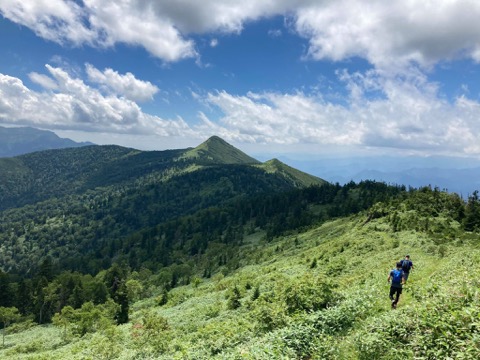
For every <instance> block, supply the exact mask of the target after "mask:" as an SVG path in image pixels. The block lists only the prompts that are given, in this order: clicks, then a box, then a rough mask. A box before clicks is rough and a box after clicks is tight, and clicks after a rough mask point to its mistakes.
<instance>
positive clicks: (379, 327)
mask: <svg viewBox="0 0 480 360" xmlns="http://www.w3.org/2000/svg"><path fill="white" fill-rule="evenodd" d="M318 189H319V188H317V189H316V190H315V189H305V190H298V192H297V191H295V192H294V193H292V194H291V195H290V196H291V197H292V198H293V197H295V198H302V201H300V202H301V203H305V202H309V203H310V205H311V207H310V210H313V209H316V210H317V213H318V214H319V213H324V215H325V216H324V217H322V218H321V219H320V218H318V219H317V220H316V221H313V222H311V223H309V225H308V226H307V227H295V226H293V225H292V227H291V228H290V230H287V231H286V232H284V233H283V234H281V235H278V236H273V237H269V236H267V231H266V230H264V229H263V228H262V227H261V226H259V227H254V228H252V229H250V230H247V229H248V226H245V228H244V231H243V232H242V234H241V235H239V234H237V235H236V241H234V242H220V241H215V242H212V243H210V244H209V247H208V248H207V249H206V251H205V253H204V256H202V255H201V254H195V255H193V256H192V255H191V256H188V254H185V253H183V254H181V253H178V255H179V256H178V257H177V261H176V262H175V263H173V264H171V265H169V266H166V267H163V268H162V269H160V271H154V272H152V271H149V270H148V269H146V268H138V269H137V270H134V269H132V268H129V267H128V266H126V265H120V264H119V265H116V266H114V267H112V268H111V269H109V270H107V271H104V272H100V273H99V274H98V275H96V276H95V277H91V276H82V275H80V274H75V273H64V274H61V275H59V276H56V277H50V280H44V284H43V285H40V287H38V286H37V289H38V288H40V289H43V290H42V291H43V293H40V292H37V299H42V298H41V296H44V298H43V299H44V300H40V301H43V305H44V306H43V315H44V316H46V314H48V313H50V314H51V313H52V312H55V311H56V310H55V309H58V307H59V306H60V305H62V304H63V307H62V306H60V308H62V310H61V312H60V313H59V314H57V315H54V316H53V319H52V321H53V324H52V325H48V326H42V327H39V326H36V325H34V324H32V323H29V322H28V321H27V320H25V319H24V320H21V319H18V318H16V320H15V321H17V322H16V323H14V324H13V325H10V326H9V328H7V330H8V331H7V336H6V339H5V346H4V347H2V348H0V356H1V357H6V358H11V359H41V358H48V359H65V358H70V359H85V358H95V359H113V358H115V359H136V358H155V359H174V358H181V359H240V358H243V359H281V358H285V359H392V358H394V359H399V358H402V359H425V360H426V359H448V358H451V359H472V360H473V359H478V357H479V356H480V342H479V341H478V338H479V336H480V328H479V327H478V318H479V316H480V310H479V309H480V295H479V292H478V285H479V284H478V279H477V276H476V274H477V273H478V271H479V270H480V265H479V264H480V262H479V260H480V248H479V245H478V244H479V241H480V236H479V233H478V229H479V228H480V216H478V215H479V211H480V207H479V204H480V203H479V200H478V198H476V197H475V196H472V197H471V198H469V199H468V201H467V202H466V203H465V202H463V201H462V200H461V199H460V198H459V197H458V196H457V195H455V194H448V193H444V192H440V191H438V190H436V189H430V188H423V189H418V190H414V189H410V190H409V191H406V190H405V189H402V188H391V187H388V186H385V185H382V184H376V183H365V184H363V187H362V186H361V185H360V184H358V185H355V184H350V185H349V186H347V187H345V188H344V187H336V188H331V189H330V191H328V192H323V193H321V192H317V191H318ZM330 193H331V194H332V196H330V195H328V194H330ZM301 194H303V196H302V195H301ZM348 194H349V196H347V195H348ZM368 197H376V200H378V201H376V202H375V203H374V205H373V206H371V207H369V208H368V210H362V211H358V209H359V208H361V206H360V204H361V203H363V202H365V199H366V198H368ZM321 199H323V200H322V201H321ZM327 199H328V201H327ZM265 200H266V202H265V204H264V205H266V204H268V203H274V202H275V201H276V200H278V198H270V199H268V200H267V199H265ZM340 204H342V207H338V205H340ZM347 208H348V209H349V211H352V212H353V213H352V215H350V216H347V217H337V218H335V219H332V220H328V217H329V216H336V215H337V216H338V215H339V214H340V209H343V210H344V211H346V210H347ZM267 209H268V207H265V213H264V214H265V215H266V218H267V219H274V218H275V217H276V216H278V215H281V212H278V211H272V212H269V211H267ZM273 209H274V207H271V208H270V210H273ZM354 209H357V210H354ZM224 211H225V212H227V213H228V211H227V209H224ZM305 211H306V208H303V209H297V210H296V214H295V216H292V217H293V218H298V217H301V216H302V214H304V213H305ZM282 216H283V215H281V216H280V217H282ZM284 218H285V219H286V218H288V216H286V217H284ZM196 221H200V219H199V218H189V220H188V219H185V222H184V223H183V222H182V224H178V225H181V226H180V227H175V229H176V230H178V234H177V238H178V239H188V238H189V236H188V235H187V234H188V233H189V230H188V229H189V228H192V226H193V227H194V224H195V223H196ZM268 222H269V223H270V224H272V225H273V224H275V221H271V222H270V221H268ZM208 223H210V224H212V226H213V225H214V222H211V221H209V222H208ZM294 229H296V230H294ZM151 235H153V238H156V237H157V236H158V238H160V239H161V238H162V235H161V233H154V232H152V233H151ZM138 241H139V243H141V241H142V237H139V238H138ZM234 245H235V246H234ZM406 253H409V254H410V255H411V257H412V260H413V262H414V266H415V269H414V270H413V272H412V274H411V275H410V277H409V280H408V283H407V285H406V286H405V289H404V292H403V294H402V296H401V299H400V303H399V305H398V308H397V309H396V310H391V307H390V301H389V299H388V290H389V285H388V284H387V281H386V278H387V275H388V271H389V270H390V269H391V268H392V267H393V266H394V264H395V262H396V261H398V260H399V259H400V258H403V256H404V255H405V254H406ZM212 260H213V261H215V268H210V269H211V270H212V272H211V273H210V272H209V268H208V267H207V268H204V265H205V264H207V263H208V261H212ZM202 269H203V270H202ZM205 270H207V271H205ZM42 273H43V274H44V276H52V268H51V267H49V266H48V264H44V266H42ZM116 276H118V277H123V278H124V280H125V282H124V284H125V285H124V287H125V288H124V289H125V294H126V295H125V297H124V298H123V301H124V302H125V301H128V307H126V306H125V303H122V297H121V294H122V291H123V290H117V291H113V290H112V289H110V288H109V287H107V289H106V293H105V292H104V293H103V295H102V290H101V289H102V284H111V281H112V279H114V278H115V277H116ZM0 279H1V277H0ZM4 280H5V277H4V278H3V284H5V281H4ZM28 284H29V283H28V282H24V283H23V285H21V286H20V285H19V286H18V289H21V288H22V287H26V288H27V289H28V286H34V285H35V282H34V281H33V282H32V283H30V285H28ZM114 284H115V281H114ZM121 284H122V283H120V285H119V286H120V289H121V286H122V285H121ZM0 285H1V283H0ZM42 286H43V287H42ZM4 288H5V286H4ZM7 288H8V287H7ZM75 289H76V290H75ZM80 289H83V291H81V292H80V291H79V290H80ZM104 290H105V288H104ZM41 294H43V295H41ZM40 295H41V296H40ZM39 296H40V297H39ZM82 296H83V297H82ZM86 296H90V297H92V299H93V300H92V301H91V302H84V303H82V299H83V301H85V297H86ZM102 296H103V297H102ZM13 298H15V297H13ZM110 298H111V299H113V300H114V301H115V302H112V301H109V300H108V299H110ZM0 300H2V299H0ZM105 300H106V302H104V303H103V302H102V301H105ZM3 301H5V299H3ZM36 301H39V300H36ZM115 304H117V306H119V307H121V308H123V309H124V310H125V309H127V313H128V322H126V323H124V324H122V325H115V324H114V319H116V320H117V322H118V316H117V317H115V316H114V314H115V313H116V312H115ZM121 304H124V305H123V306H122V305H121ZM17 305H19V306H20V305H22V304H21V303H19V304H17ZM22 306H23V305H22ZM25 306H27V309H28V306H32V310H33V311H39V310H40V308H36V307H35V306H36V304H35V303H33V304H32V305H29V304H25ZM0 309H1V308H0ZM35 309H37V310H35ZM22 311H25V310H22ZM117 314H118V309H117ZM120 314H122V312H120ZM50 316H51V315H50Z"/></svg>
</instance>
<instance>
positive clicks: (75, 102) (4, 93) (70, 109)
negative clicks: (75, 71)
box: [0, 65, 193, 136]
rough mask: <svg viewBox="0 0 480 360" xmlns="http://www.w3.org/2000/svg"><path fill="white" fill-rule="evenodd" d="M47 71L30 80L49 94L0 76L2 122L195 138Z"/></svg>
mask: <svg viewBox="0 0 480 360" xmlns="http://www.w3.org/2000/svg"><path fill="white" fill-rule="evenodd" d="M46 68H47V70H48V72H49V76H48V77H47V76H46V75H39V74H36V75H34V76H33V78H34V79H35V78H37V80H38V79H41V80H40V82H41V83H43V84H45V83H48V84H49V86H48V88H49V90H50V91H48V92H36V91H32V90H31V89H29V88H28V87H26V86H25V85H24V84H23V82H22V81H21V80H20V79H18V78H15V77H11V76H8V75H4V74H0V120H1V121H2V122H4V123H9V124H24V125H25V124H26V125H35V126H43V127H47V128H53V127H56V128H60V129H78V130H87V131H109V132H117V133H133V134H152V133H153V134H157V135H162V136H169V135H173V136H178V135H188V134H193V131H192V130H191V129H190V127H189V126H188V125H187V123H186V122H185V121H184V120H183V119H181V118H177V119H174V120H165V119H162V118H160V117H158V116H153V115H149V114H146V113H144V112H143V111H142V110H141V108H140V107H139V106H138V105H137V103H136V102H134V101H132V100H129V99H127V98H125V97H119V96H116V95H104V94H102V93H101V92H100V91H99V90H98V89H95V88H92V87H90V86H88V85H87V84H85V82H84V81H83V80H82V79H79V78H74V77H72V76H70V75H69V74H68V73H67V72H66V71H65V70H63V69H61V68H55V67H52V66H50V65H46ZM31 77H32V76H31ZM46 79H48V80H46ZM53 85H55V86H53Z"/></svg>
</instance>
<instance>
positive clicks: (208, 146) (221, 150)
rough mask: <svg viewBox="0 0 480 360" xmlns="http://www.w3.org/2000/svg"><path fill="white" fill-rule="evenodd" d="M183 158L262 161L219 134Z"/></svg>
mask: <svg viewBox="0 0 480 360" xmlns="http://www.w3.org/2000/svg"><path fill="white" fill-rule="evenodd" d="M181 159H196V160H198V161H200V162H202V163H208V164H259V163H260V162H259V161H258V160H256V159H254V158H252V157H250V156H248V155H247V154H245V153H244V152H243V151H241V150H239V149H237V148H236V147H234V146H232V145H230V144H229V143H227V142H226V141H225V140H223V139H222V138H220V137H218V136H212V137H210V138H209V139H208V140H206V141H205V142H203V143H201V144H200V145H198V146H197V147H196V148H194V149H190V150H188V151H187V152H185V153H184V154H183V155H182V156H181Z"/></svg>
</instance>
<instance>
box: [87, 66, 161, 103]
mask: <svg viewBox="0 0 480 360" xmlns="http://www.w3.org/2000/svg"><path fill="white" fill-rule="evenodd" d="M85 68H86V71H87V75H88V79H89V80H90V81H91V82H94V83H97V84H100V85H101V86H102V87H104V88H105V89H106V91H107V92H111V93H113V94H117V95H120V96H124V97H126V98H127V99H130V100H133V101H135V102H143V101H148V100H152V99H153V96H154V95H155V94H156V93H157V92H158V90H159V89H158V87H156V86H155V85H153V84H152V83H151V82H149V81H142V80H138V79H137V78H136V77H135V76H134V75H133V74H132V73H130V72H127V73H126V74H125V75H121V74H119V73H118V72H117V71H115V70H113V69H110V68H108V69H105V70H104V71H103V72H102V71H100V70H98V69H97V68H95V67H94V66H92V65H90V64H86V65H85Z"/></svg>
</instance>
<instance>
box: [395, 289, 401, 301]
mask: <svg viewBox="0 0 480 360" xmlns="http://www.w3.org/2000/svg"><path fill="white" fill-rule="evenodd" d="M401 293H402V289H401V288H398V289H397V294H396V297H395V305H396V304H397V303H398V300H399V299H400V294H401Z"/></svg>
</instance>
